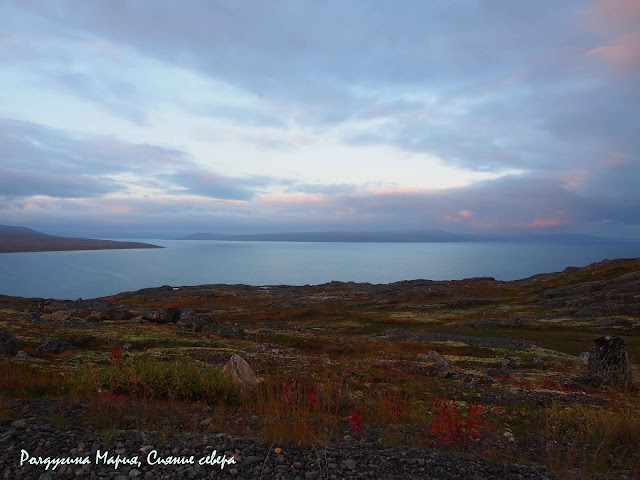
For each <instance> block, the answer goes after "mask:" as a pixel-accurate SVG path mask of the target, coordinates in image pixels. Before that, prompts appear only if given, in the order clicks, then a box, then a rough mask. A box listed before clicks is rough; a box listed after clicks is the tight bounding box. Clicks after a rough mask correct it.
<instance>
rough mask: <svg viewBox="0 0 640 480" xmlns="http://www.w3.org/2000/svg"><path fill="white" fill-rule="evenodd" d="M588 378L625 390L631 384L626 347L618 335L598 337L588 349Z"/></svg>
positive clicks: (599, 383) (594, 381)
mask: <svg viewBox="0 0 640 480" xmlns="http://www.w3.org/2000/svg"><path fill="white" fill-rule="evenodd" d="M588 368H589V380H590V381H591V382H593V383H595V384H597V385H610V386H612V387H614V388H617V389H620V390H626V389H627V388H628V387H629V385H630V384H631V368H630V365H629V357H628V355H627V347H626V345H625V343H624V340H622V339H621V338H620V337H617V336H615V335H609V336H606V337H601V338H598V339H597V340H595V341H594V342H593V344H592V345H591V350H590V351H589V364H588Z"/></svg>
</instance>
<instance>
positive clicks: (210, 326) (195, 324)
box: [190, 315, 218, 332]
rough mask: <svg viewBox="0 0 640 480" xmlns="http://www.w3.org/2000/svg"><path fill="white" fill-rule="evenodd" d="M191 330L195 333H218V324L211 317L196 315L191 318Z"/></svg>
mask: <svg viewBox="0 0 640 480" xmlns="http://www.w3.org/2000/svg"><path fill="white" fill-rule="evenodd" d="M190 323H191V329H192V330H193V331H194V332H217V331H218V322H216V319H215V318H213V316H211V315H194V316H193V317H191V322H190Z"/></svg>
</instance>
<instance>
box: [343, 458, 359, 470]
mask: <svg viewBox="0 0 640 480" xmlns="http://www.w3.org/2000/svg"><path fill="white" fill-rule="evenodd" d="M342 465H344V466H345V468H348V469H349V470H355V469H356V462H355V461H354V460H352V459H350V458H347V459H346V460H343V461H342Z"/></svg>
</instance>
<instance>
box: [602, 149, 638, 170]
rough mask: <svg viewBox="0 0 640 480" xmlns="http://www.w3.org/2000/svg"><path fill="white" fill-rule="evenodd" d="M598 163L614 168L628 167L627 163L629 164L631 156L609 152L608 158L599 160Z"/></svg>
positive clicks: (624, 153)
mask: <svg viewBox="0 0 640 480" xmlns="http://www.w3.org/2000/svg"><path fill="white" fill-rule="evenodd" d="M600 163H602V164H604V165H612V166H615V167H620V166H623V165H629V163H631V155H629V154H628V153H626V152H618V151H611V152H609V156H608V157H606V158H605V159H603V160H601V161H600Z"/></svg>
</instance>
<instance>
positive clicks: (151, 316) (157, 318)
mask: <svg viewBox="0 0 640 480" xmlns="http://www.w3.org/2000/svg"><path fill="white" fill-rule="evenodd" d="M142 318H143V319H144V320H149V321H151V322H155V323H177V322H178V321H179V320H180V310H179V309H177V308H174V307H165V308H161V309H159V310H149V311H146V312H144V313H143V314H142Z"/></svg>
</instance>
